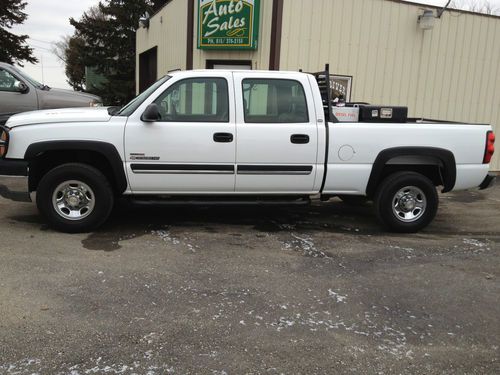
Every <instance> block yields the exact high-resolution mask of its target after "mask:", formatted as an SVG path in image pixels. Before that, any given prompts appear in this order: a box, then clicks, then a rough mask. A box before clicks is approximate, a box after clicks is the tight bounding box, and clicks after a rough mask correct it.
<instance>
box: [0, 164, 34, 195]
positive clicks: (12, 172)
mask: <svg viewBox="0 0 500 375" xmlns="http://www.w3.org/2000/svg"><path fill="white" fill-rule="evenodd" d="M0 196H1V197H4V198H6V199H10V200H13V201H17V202H31V197H30V192H29V187H28V162H26V161H24V160H14V159H0Z"/></svg>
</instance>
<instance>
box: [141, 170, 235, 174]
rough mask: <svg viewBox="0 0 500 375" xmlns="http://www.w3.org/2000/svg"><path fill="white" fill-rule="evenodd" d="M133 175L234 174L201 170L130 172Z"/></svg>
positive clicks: (231, 172) (232, 172)
mask: <svg viewBox="0 0 500 375" xmlns="http://www.w3.org/2000/svg"><path fill="white" fill-rule="evenodd" d="M132 172H134V174H234V171H216V170H212V171H202V170H182V171H180V170H132Z"/></svg>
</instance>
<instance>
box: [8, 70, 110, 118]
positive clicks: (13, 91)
mask: <svg viewBox="0 0 500 375" xmlns="http://www.w3.org/2000/svg"><path fill="white" fill-rule="evenodd" d="M100 105H102V100H101V98H100V97H98V96H95V95H91V94H87V93H83V92H77V91H71V90H62V89H53V88H51V87H49V86H47V85H43V84H41V83H39V82H37V81H35V80H34V79H33V78H31V77H29V76H28V75H27V74H26V73H24V72H22V71H21V70H19V69H17V68H16V67H14V66H12V65H10V64H6V63H0V125H1V124H4V123H5V122H6V121H7V119H8V118H9V117H10V116H12V115H13V114H16V113H20V112H26V111H35V110H38V109H54V108H71V107H93V106H100Z"/></svg>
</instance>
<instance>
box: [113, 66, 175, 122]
mask: <svg viewBox="0 0 500 375" xmlns="http://www.w3.org/2000/svg"><path fill="white" fill-rule="evenodd" d="M170 78H171V77H170V76H165V77H163V78H161V79H159V80H158V81H156V82H155V83H153V84H152V85H151V86H149V88H148V89H147V90H146V91H144V92H143V93H142V94H140V95H139V96H137V97H135V98H134V99H132V101H131V102H130V103H128V104H127V105H126V106H125V107H123V108H122V109H121V110H120V111H119V112H118V113H117V114H116V115H117V116H130V115H131V114H132V113H134V112H135V110H136V109H137V108H139V106H140V105H141V104H142V103H144V101H145V100H146V99H147V98H148V97H149V96H150V95H151V94H152V93H153V92H155V91H156V90H157V89H158V87H160V86H161V85H163V84H164V83H165V82H167V81H168V80H169V79H170Z"/></svg>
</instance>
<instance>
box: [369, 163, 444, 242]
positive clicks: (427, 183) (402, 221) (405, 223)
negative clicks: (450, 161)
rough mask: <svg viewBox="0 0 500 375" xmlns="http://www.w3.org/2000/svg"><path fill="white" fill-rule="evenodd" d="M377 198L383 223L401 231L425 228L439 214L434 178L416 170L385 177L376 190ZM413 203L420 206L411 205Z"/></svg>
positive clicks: (410, 231) (415, 230)
mask: <svg viewBox="0 0 500 375" xmlns="http://www.w3.org/2000/svg"><path fill="white" fill-rule="evenodd" d="M398 193H400V194H399V195H397V194H398ZM401 194H402V195H401ZM398 197H399V198H398ZM404 200H406V201H407V204H408V206H406V205H405V201H404ZM374 201H375V211H376V213H377V217H378V219H379V220H380V222H381V223H382V224H383V225H384V226H385V227H386V228H388V229H389V230H391V231H394V232H399V233H414V232H417V231H419V230H421V229H423V228H425V227H426V226H427V225H429V223H430V222H431V221H432V220H433V219H434V217H435V216H436V213H437V209H438V205H439V197H438V194H437V191H436V187H435V186H434V184H433V183H432V181H431V180H429V179H428V178H427V177H425V176H423V175H421V174H420V173H415V172H398V173H394V174H392V175H390V176H388V177H387V178H385V179H384V180H383V181H382V183H381V184H380V186H379V187H378V189H377V193H376V194H375V199H374ZM413 205H417V207H415V208H412V207H413ZM418 205H420V206H422V207H423V209H420V208H419V207H418Z"/></svg>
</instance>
